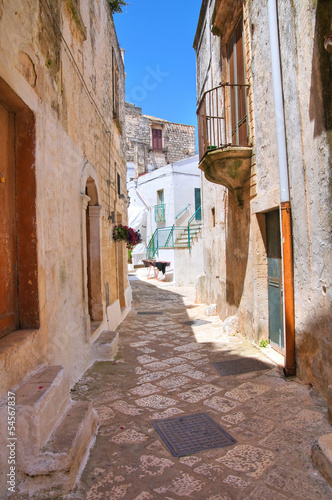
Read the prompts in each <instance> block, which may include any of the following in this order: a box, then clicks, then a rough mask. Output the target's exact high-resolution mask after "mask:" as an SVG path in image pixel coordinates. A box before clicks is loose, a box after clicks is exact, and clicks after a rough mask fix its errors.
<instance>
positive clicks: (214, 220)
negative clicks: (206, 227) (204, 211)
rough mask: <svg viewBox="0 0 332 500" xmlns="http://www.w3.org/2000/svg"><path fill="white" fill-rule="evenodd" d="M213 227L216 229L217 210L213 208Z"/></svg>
mask: <svg viewBox="0 0 332 500" xmlns="http://www.w3.org/2000/svg"><path fill="white" fill-rule="evenodd" d="M211 227H216V209H215V208H214V207H213V208H211Z"/></svg>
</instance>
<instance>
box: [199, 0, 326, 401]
mask: <svg viewBox="0 0 332 500" xmlns="http://www.w3.org/2000/svg"><path fill="white" fill-rule="evenodd" d="M331 8H332V7H331V2H330V1H322V0H315V1H313V2H312V1H309V0H305V1H303V0H296V1H294V2H281V1H276V0H268V1H267V0H261V1H255V2H251V1H249V0H234V1H226V0H215V1H214V0H212V1H211V0H204V1H203V2H202V7H201V12H200V18H199V23H198V28H197V32H196V37H195V42H194V48H195V50H196V53H197V93H198V102H199V104H198V126H199V142H200V144H199V146H200V164H199V166H200V168H201V169H202V170H203V172H204V180H203V185H202V198H203V222H204V224H203V228H204V229H203V230H204V235H203V242H204V245H205V246H204V259H205V265H204V269H205V274H204V275H203V276H202V277H201V281H200V293H201V294H202V296H203V299H204V301H206V302H207V303H216V304H217V310H218V314H219V315H220V317H221V318H222V319H225V318H227V317H229V316H236V320H237V328H238V330H239V331H240V332H241V333H242V334H244V335H245V336H247V337H248V338H250V339H252V340H253V341H255V342H256V343H259V342H260V341H261V340H262V339H269V340H270V343H271V345H272V346H273V347H274V348H275V349H277V350H279V351H280V352H282V353H283V354H285V370H286V373H287V374H292V373H294V372H295V369H296V373H297V374H298V376H299V377H301V378H302V379H303V380H304V381H307V382H310V383H312V384H313V385H314V386H315V387H316V388H317V389H319V390H320V391H321V392H322V393H323V394H325V395H326V394H327V391H328V386H329V384H331V383H332V364H331V355H332V328H331V310H332V309H331V305H332V304H331V301H332V278H331V271H330V270H331V266H332V240H331V229H332V218H331V213H332V210H331V209H332V207H331V199H332V198H331V178H332V170H331V165H332V164H331V155H332V151H331V138H332V135H331V134H332V130H331V129H332V121H331V117H332V99H331V96H332V78H331V75H332V54H331V52H330V46H329V43H328V36H327V35H328V34H329V33H330V32H331V27H332V11H331ZM324 39H325V47H324ZM271 49H272V50H271ZM220 82H221V83H220ZM278 167H279V168H278Z"/></svg>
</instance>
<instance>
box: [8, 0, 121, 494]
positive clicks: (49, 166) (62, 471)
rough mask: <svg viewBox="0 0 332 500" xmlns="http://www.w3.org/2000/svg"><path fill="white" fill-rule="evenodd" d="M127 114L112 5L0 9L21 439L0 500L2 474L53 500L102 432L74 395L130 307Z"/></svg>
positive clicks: (16, 424)
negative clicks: (125, 234) (121, 231)
mask: <svg viewBox="0 0 332 500" xmlns="http://www.w3.org/2000/svg"><path fill="white" fill-rule="evenodd" d="M124 114H125V113H124V66H123V59H122V54H121V51H120V49H119V46H118V42H117V37H116V33H115V29H114V25H113V20H112V16H111V13H110V10H109V5H108V2H106V1H105V0H89V1H80V2H79V1H76V0H75V1H74V0H53V1H52V2H49V1H48V0H29V1H27V2H21V1H18V0H13V1H11V2H3V1H0V117H1V121H0V126H1V131H0V172H1V175H0V177H1V183H0V200H1V201H0V203H1V222H0V252H1V271H0V307H1V311H0V337H1V338H0V366H1V382H0V395H1V399H2V404H1V408H0V411H1V413H0V415H1V430H0V436H1V442H2V443H7V440H8V438H11V437H14V436H16V437H17V438H18V439H17V441H13V443H14V444H15V446H14V448H15V449H14V455H15V457H14V458H15V460H14V462H12V463H13V464H14V465H13V467H14V469H11V470H9V463H8V456H9V455H8V453H9V451H8V450H9V449H8V448H7V447H6V446H4V445H3V446H2V448H1V465H0V475H1V480H0V489H1V497H2V495H5V493H6V491H7V490H8V487H9V486H11V484H9V483H7V479H8V477H7V473H9V472H11V474H12V476H13V483H14V484H15V488H16V490H18V489H19V488H20V487H21V488H23V490H26V491H33V498H38V490H39V489H40V488H45V489H46V490H48V489H52V495H53V496H57V495H61V492H63V491H65V490H67V489H68V488H70V486H71V485H72V484H73V483H74V481H75V478H76V474H77V471H78V470H79V467H80V465H81V463H82V460H84V456H85V454H86V452H87V449H88V447H89V444H90V441H91V437H92V436H93V432H94V429H95V427H96V423H97V422H96V414H95V412H94V411H93V410H92V408H91V406H89V405H88V404H85V403H84V404H82V403H73V402H72V401H71V400H70V392H69V389H70V386H72V385H73V383H74V382H75V381H76V380H77V379H78V377H80V376H81V374H82V373H83V372H84V371H85V369H86V368H87V367H88V366H89V365H91V363H93V361H94V360H95V359H100V357H102V356H106V357H107V356H112V352H113V350H112V349H114V343H112V341H111V336H109V335H108V334H107V332H109V331H111V330H115V327H116V325H117V324H118V323H119V322H120V321H121V318H123V317H124V315H125V314H126V311H128V308H129V307H130V300H131V298H130V287H129V285H128V281H127V273H126V260H127V259H126V253H127V252H126V250H125V246H124V243H123V242H121V243H115V242H113V240H112V236H111V235H112V228H113V224H114V223H115V222H123V223H126V221H127V203H126V202H125V201H126V197H127V191H126V162H125V155H124V146H125V144H124V139H123V137H124V124H125V119H124ZM102 332H105V333H104V334H103V335H102V336H101V334H102ZM100 339H102V340H100ZM101 344H102V347H101ZM32 375H34V377H33V378H29V377H31V376H32ZM8 391H10V393H12V394H11V399H10V401H11V402H9V399H8V397H7V395H8ZM13 398H14V399H13ZM13 401H15V404H16V406H15V411H16V420H15V418H14V419H13V418H11V421H10V422H11V423H10V426H8V425H7V423H8V422H9V420H8V408H10V407H11V405H12V404H13V403H12V402H13ZM8 405H9V406H8ZM63 417H65V419H64V420H62V419H63ZM63 425H64V426H65V427H64V428H65V429H67V431H66V432H67V434H66V435H67V439H66V444H64V440H63V439H62V441H61V434H62V433H63V432H64V430H63V429H62V427H61V426H63ZM57 426H58V430H57V431H55V434H54V429H56V428H57ZM13 433H14V434H13ZM50 438H52V439H51V441H50ZM42 449H43V451H41V450H42ZM20 485H21V486H20ZM11 491H13V490H11ZM21 491H22V490H21ZM7 493H10V491H9V492H7ZM46 496H47V494H46ZM47 498H51V495H50V496H47Z"/></svg>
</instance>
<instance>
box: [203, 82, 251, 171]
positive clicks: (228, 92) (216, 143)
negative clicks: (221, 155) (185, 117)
mask: <svg viewBox="0 0 332 500" xmlns="http://www.w3.org/2000/svg"><path fill="white" fill-rule="evenodd" d="M248 87H249V85H244V84H229V83H224V84H222V85H219V86H218V87H215V88H213V89H211V90H208V91H206V92H205V93H204V94H203V97H202V99H201V101H200V103H199V105H198V108H197V121H198V142H199V158H200V161H201V160H202V158H203V157H204V155H205V154H206V153H207V152H209V151H212V150H215V149H220V148H224V147H227V146H249V144H248V137H249V134H248V112H247V92H248Z"/></svg>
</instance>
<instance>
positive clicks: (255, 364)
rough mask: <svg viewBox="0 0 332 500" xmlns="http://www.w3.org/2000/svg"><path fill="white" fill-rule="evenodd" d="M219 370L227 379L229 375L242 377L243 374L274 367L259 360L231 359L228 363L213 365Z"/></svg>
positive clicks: (221, 362) (222, 362)
mask: <svg viewBox="0 0 332 500" xmlns="http://www.w3.org/2000/svg"><path fill="white" fill-rule="evenodd" d="M211 365H212V366H213V367H214V368H215V369H216V370H217V372H218V373H219V375H221V376H222V377H226V376H227V375H240V374H241V373H249V372H256V371H260V370H270V369H271V368H272V367H271V365H268V364H267V363H263V361H260V360H259V359H253V358H241V359H230V360H228V361H219V362H218V363H211Z"/></svg>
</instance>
